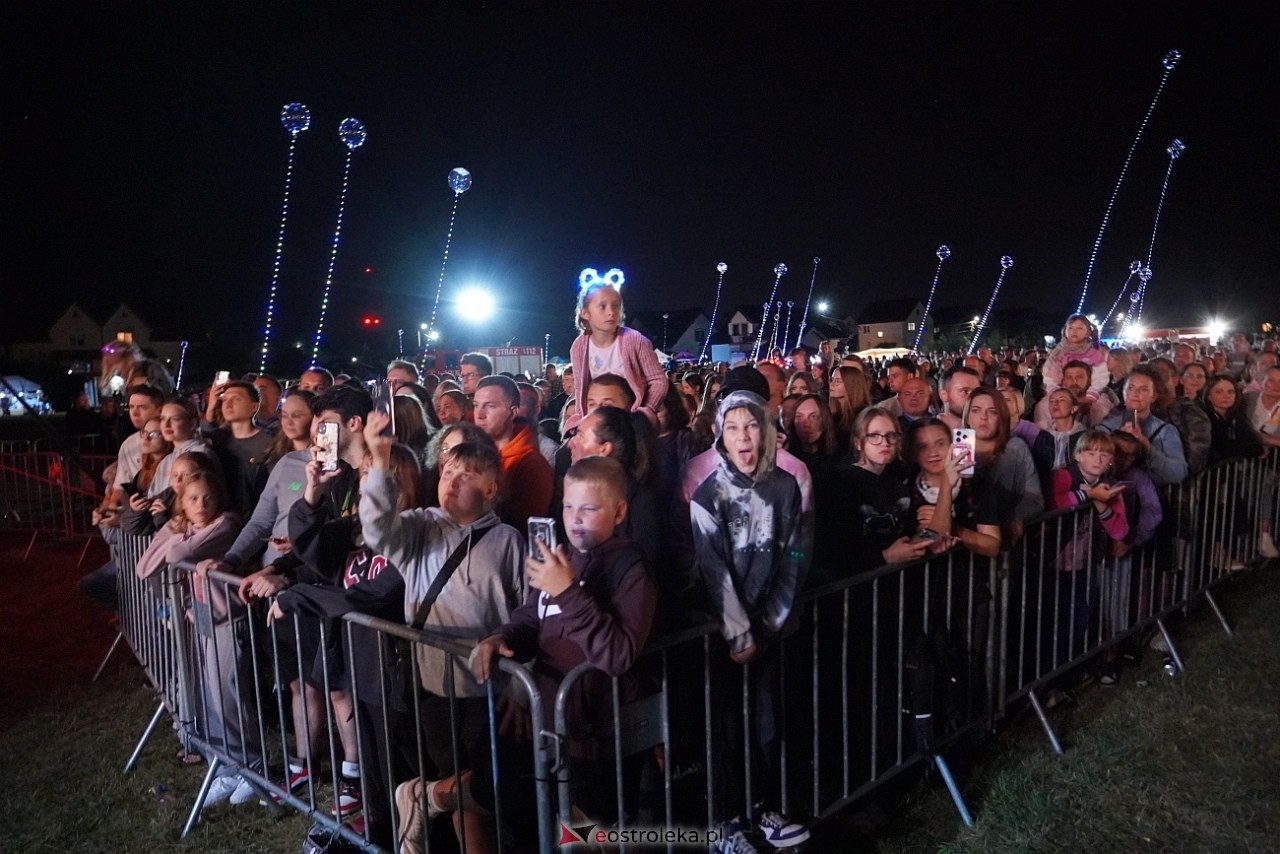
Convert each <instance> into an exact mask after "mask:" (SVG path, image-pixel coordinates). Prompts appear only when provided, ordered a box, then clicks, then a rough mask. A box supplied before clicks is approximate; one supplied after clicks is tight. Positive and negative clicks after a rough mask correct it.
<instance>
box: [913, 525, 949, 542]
mask: <svg viewBox="0 0 1280 854" xmlns="http://www.w3.org/2000/svg"><path fill="white" fill-rule="evenodd" d="M940 539H942V535H941V534H939V533H938V532H937V531H935V530H933V528H925V529H923V530H921V531H920V532H919V533H917V534H916V535H915V536H914V537H912V538H911V539H910V540H909V541H908V542H912V543H932V542H933V541H934V540H940Z"/></svg>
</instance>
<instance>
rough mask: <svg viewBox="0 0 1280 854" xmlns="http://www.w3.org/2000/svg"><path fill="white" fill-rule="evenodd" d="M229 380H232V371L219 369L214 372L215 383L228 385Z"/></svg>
mask: <svg viewBox="0 0 1280 854" xmlns="http://www.w3.org/2000/svg"><path fill="white" fill-rule="evenodd" d="M229 382H231V372H230V371H218V373H216V374H214V377H213V384H214V385H226V384H227V383H229Z"/></svg>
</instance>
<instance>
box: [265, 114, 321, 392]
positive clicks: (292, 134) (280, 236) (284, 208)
mask: <svg viewBox="0 0 1280 854" xmlns="http://www.w3.org/2000/svg"><path fill="white" fill-rule="evenodd" d="M280 124H281V125H283V126H284V129H285V130H287V131H288V132H289V157H288V159H287V160H286V161H285V169H284V201H282V202H281V203H280V228H279V230H278V231H277V232H276V257H275V262H274V263H273V264H272V265H271V291H270V294H269V295H268V296H267V322H266V325H265V326H264V327H263V329H262V353H261V356H260V358H259V360H258V373H260V374H265V373H266V372H267V350H268V349H269V348H270V346H271V321H272V319H273V318H274V316H275V311H276V289H277V287H278V286H279V284H280V259H281V256H283V255H284V232H285V228H286V226H288V224H289V191H290V189H291V188H292V187H293V154H294V152H295V151H296V150H297V147H298V134H300V133H302V132H303V131H304V130H306V129H307V128H309V127H311V111H310V110H308V109H307V106H306V105H305V104H297V103H294V104H285V105H284V109H283V110H281V111H280Z"/></svg>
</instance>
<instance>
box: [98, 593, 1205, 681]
mask: <svg viewBox="0 0 1280 854" xmlns="http://www.w3.org/2000/svg"><path fill="white" fill-rule="evenodd" d="M1215 607H1216V606H1215ZM122 640H124V632H116V639H115V640H113V641H112V642H111V649H109V650H107V654H106V655H104V656H102V663H101V664H99V665H98V669H97V670H95V671H93V678H92V679H90V680H89V684H91V685H92V684H93V683H94V682H97V681H98V677H99V676H101V675H102V669H103V668H104V667H106V666H107V662H108V661H110V660H111V654H112V653H114V652H115V651H116V647H118V646H119V645H120V641H122Z"/></svg>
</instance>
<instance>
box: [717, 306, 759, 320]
mask: <svg viewBox="0 0 1280 854" xmlns="http://www.w3.org/2000/svg"><path fill="white" fill-rule="evenodd" d="M763 311H764V303H756V304H754V305H752V304H751V303H738V304H737V305H735V306H733V307H732V308H730V309H729V312H728V313H727V314H725V313H723V312H722V313H721V315H720V318H723V319H722V320H721V322H722V323H726V324H727V323H728V322H729V318H731V317H733V316H734V315H735V314H741V315H742V316H743V317H745V318H746V319H747V320H749V321H751V323H752V324H753V325H759V323H760V315H761V313H762V312H763ZM720 318H717V319H720Z"/></svg>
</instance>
